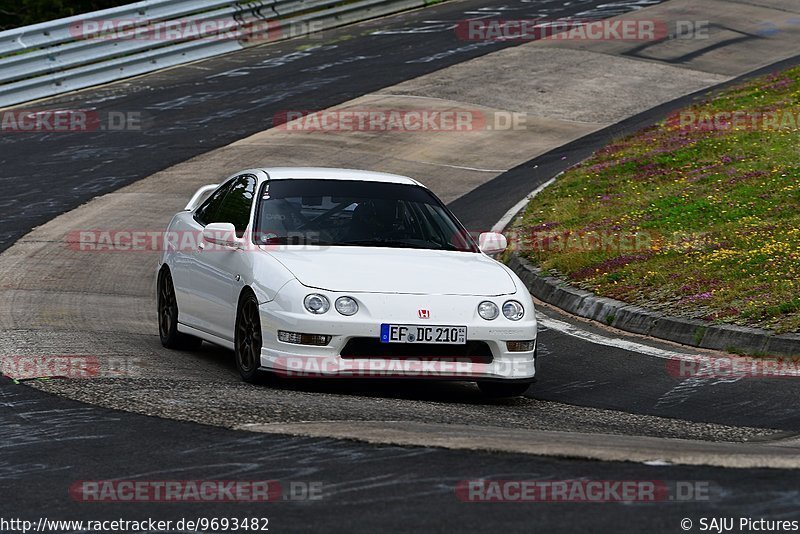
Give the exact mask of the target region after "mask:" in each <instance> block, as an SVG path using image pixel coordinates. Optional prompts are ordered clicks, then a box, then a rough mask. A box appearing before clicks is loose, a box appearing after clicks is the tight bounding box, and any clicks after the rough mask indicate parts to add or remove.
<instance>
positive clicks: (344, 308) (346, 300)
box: [335, 297, 358, 315]
mask: <svg viewBox="0 0 800 534" xmlns="http://www.w3.org/2000/svg"><path fill="white" fill-rule="evenodd" d="M335 306H336V311H337V312H339V313H341V314H342V315H354V314H355V313H356V312H357V311H358V303H357V302H356V301H355V299H352V298H350V297H339V298H338V299H336V304H335Z"/></svg>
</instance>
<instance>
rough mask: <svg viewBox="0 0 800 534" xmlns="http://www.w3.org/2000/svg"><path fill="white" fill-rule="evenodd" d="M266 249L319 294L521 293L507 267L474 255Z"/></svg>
mask: <svg viewBox="0 0 800 534" xmlns="http://www.w3.org/2000/svg"><path fill="white" fill-rule="evenodd" d="M261 248H262V250H264V251H265V252H267V253H268V254H270V255H272V257H274V258H275V259H276V260H278V261H279V262H280V263H281V264H283V266H284V267H286V268H287V269H288V270H289V271H291V273H292V274H293V275H294V276H295V277H296V278H297V279H298V280H299V281H300V283H301V284H303V285H305V286H308V287H313V288H317V289H327V290H329V291H337V292H350V293H408V294H439V295H480V296H493V295H509V294H512V293H514V292H516V286H515V284H514V281H513V280H512V279H511V276H510V275H509V274H508V272H506V270H505V269H504V268H503V266H501V265H500V264H499V263H497V262H496V261H494V260H493V259H491V258H489V257H487V256H484V255H483V254H477V253H472V252H451V251H440V250H419V249H407V248H384V247H323V248H319V249H316V250H313V249H309V248H302V249H301V248H300V247H298V248H294V247H281V249H280V250H276V249H275V247H270V246H262V247H261Z"/></svg>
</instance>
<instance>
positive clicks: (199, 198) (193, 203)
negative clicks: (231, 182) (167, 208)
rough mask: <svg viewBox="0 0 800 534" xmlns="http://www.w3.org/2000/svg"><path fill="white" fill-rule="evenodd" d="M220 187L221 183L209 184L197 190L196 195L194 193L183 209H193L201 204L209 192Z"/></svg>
mask: <svg viewBox="0 0 800 534" xmlns="http://www.w3.org/2000/svg"><path fill="white" fill-rule="evenodd" d="M218 187H219V184H208V185H204V186H203V187H201V188H200V189H198V190H197V191H195V192H194V195H192V199H191V200H190V201H189V203H188V204H186V207H185V208H183V211H193V210H194V209H195V208H196V207H197V206H199V205H200V203H201V202H203V201H204V200H205V199H206V197H207V196H208V194H209V193H211V192H212V191H214V190H215V189H216V188H218Z"/></svg>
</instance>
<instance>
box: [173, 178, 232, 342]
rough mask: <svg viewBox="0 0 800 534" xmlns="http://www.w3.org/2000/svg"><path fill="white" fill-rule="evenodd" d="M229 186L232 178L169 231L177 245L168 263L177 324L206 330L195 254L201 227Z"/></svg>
mask: <svg viewBox="0 0 800 534" xmlns="http://www.w3.org/2000/svg"><path fill="white" fill-rule="evenodd" d="M231 183H232V179H231V180H228V181H226V182H225V183H224V184H222V185H221V186H219V187H218V188H217V189H216V190H215V191H214V192H213V193H211V194H210V195H209V196H208V198H207V199H206V200H205V201H204V202H203V203H202V204H200V206H199V207H198V208H197V209H195V211H194V213H191V214H186V215H182V216H180V217H178V220H177V224H176V226H175V227H174V228H172V230H173V231H174V232H175V234H176V236H175V241H176V243H177V245H176V247H177V250H176V253H175V255H174V260H173V264H172V280H173V284H174V287H175V297H176V298H177V301H178V309H179V310H180V321H181V323H183V324H186V325H188V326H192V327H194V328H199V329H201V330H206V331H207V330H208V325H207V324H206V322H205V321H204V320H202V315H203V309H204V308H205V306H206V295H205V293H204V288H203V285H202V284H198V277H197V273H196V269H197V253H198V249H199V247H201V246H205V245H204V244H203V243H202V241H203V239H202V232H203V227H205V225H206V224H208V223H209V222H211V221H213V219H214V217H215V216H216V213H217V212H218V211H219V207H220V205H221V204H222V200H223V198H224V197H225V193H226V192H227V191H228V189H229V188H230V185H231Z"/></svg>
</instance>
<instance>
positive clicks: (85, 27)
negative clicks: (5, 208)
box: [0, 0, 440, 108]
mask: <svg viewBox="0 0 800 534" xmlns="http://www.w3.org/2000/svg"><path fill="white" fill-rule="evenodd" d="M436 1H440V0H345V1H343V0H258V1H244V0H238V1H235V0H234V1H232V0H145V1H143V2H136V3H133V4H128V5H124V6H120V7H116V8H111V9H104V10H101V11H94V12H92V13H86V14H83V15H78V16H74V17H68V18H63V19H58V20H54V21H49V22H43V23H41V24H34V25H32V26H25V27H23V28H16V29H13V30H8V31H4V32H0V108H2V107H6V106H11V105H14V104H19V103H22V102H27V101H30V100H36V99H39V98H44V97H48V96H54V95H58V94H61V93H66V92H69V91H75V90H77V89H83V88H86V87H91V86H93V85H98V84H103V83H108V82H112V81H116V80H120V79H123V78H128V77H131V76H137V75H139V74H145V73H148V72H152V71H155V70H159V69H163V68H166V67H172V66H175V65H180V64H183V63H188V62H191V61H196V60H198V59H204V58H208V57H213V56H217V55H220V54H224V53H227V52H232V51H235V50H240V49H242V48H245V47H248V46H254V45H257V44H261V43H264V42H266V41H275V40H281V39H287V38H291V37H297V36H300V35H304V34H307V33H310V32H317V31H323V30H326V29H330V28H334V27H336V26H342V25H344V24H351V23H353V22H359V21H362V20H367V19H371V18H375V17H380V16H383V15H389V14H392V13H397V12H400V11H404V10H408V9H413V8H417V7H424V6H425V5H428V4H432V3H436Z"/></svg>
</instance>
